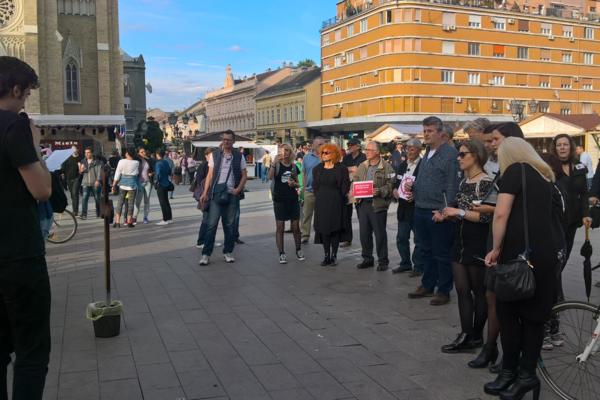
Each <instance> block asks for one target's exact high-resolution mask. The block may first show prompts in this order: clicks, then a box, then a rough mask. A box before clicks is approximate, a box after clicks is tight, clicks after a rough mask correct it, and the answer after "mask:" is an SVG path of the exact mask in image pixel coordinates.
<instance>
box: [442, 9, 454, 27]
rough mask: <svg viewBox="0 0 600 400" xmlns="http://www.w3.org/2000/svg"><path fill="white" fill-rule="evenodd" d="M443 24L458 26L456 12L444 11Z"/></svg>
mask: <svg viewBox="0 0 600 400" xmlns="http://www.w3.org/2000/svg"><path fill="white" fill-rule="evenodd" d="M442 25H444V26H456V14H454V13H446V12H445V13H444V14H443V15H442Z"/></svg>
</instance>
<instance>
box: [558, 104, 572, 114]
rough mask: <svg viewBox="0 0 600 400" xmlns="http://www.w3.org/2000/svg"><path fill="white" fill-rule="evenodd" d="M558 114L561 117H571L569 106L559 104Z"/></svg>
mask: <svg viewBox="0 0 600 400" xmlns="http://www.w3.org/2000/svg"><path fill="white" fill-rule="evenodd" d="M560 114H561V115H571V105H570V104H561V105H560Z"/></svg>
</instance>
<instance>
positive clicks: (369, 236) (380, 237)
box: [356, 200, 390, 265]
mask: <svg viewBox="0 0 600 400" xmlns="http://www.w3.org/2000/svg"><path fill="white" fill-rule="evenodd" d="M356 212H357V213H358V223H359V227H360V245H361V247H362V258H363V260H364V261H366V262H373V261H374V259H373V235H375V246H376V248H377V259H378V262H379V264H380V265H388V264H389V263H390V260H389V259H388V243H387V231H386V229H385V227H386V223H387V210H385V211H381V212H375V211H374V210H373V204H372V202H371V201H365V200H363V201H362V202H361V203H360V204H359V205H358V207H356Z"/></svg>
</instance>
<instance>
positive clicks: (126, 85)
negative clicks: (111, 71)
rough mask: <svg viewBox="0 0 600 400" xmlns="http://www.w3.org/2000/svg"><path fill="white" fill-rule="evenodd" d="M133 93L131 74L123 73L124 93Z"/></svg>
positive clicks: (127, 94)
mask: <svg viewBox="0 0 600 400" xmlns="http://www.w3.org/2000/svg"><path fill="white" fill-rule="evenodd" d="M130 94H131V85H130V84H129V74H123V95H125V96H129V95H130Z"/></svg>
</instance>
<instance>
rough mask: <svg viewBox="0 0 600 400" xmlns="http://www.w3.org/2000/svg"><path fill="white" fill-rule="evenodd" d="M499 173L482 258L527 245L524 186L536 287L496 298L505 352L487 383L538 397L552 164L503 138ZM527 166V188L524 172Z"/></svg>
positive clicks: (500, 391) (551, 271) (552, 293)
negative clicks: (529, 293)
mask: <svg viewBox="0 0 600 400" xmlns="http://www.w3.org/2000/svg"><path fill="white" fill-rule="evenodd" d="M498 161H499V164H500V171H501V173H502V179H501V180H500V184H499V189H500V190H499V194H498V201H497V203H496V210H495V212H494V221H493V243H494V244H493V248H492V250H491V251H490V252H489V253H488V255H487V256H486V258H485V262H486V265H488V266H489V267H493V266H494V265H496V264H497V263H505V262H507V261H509V260H513V259H515V258H517V256H518V255H520V254H521V253H523V252H524V251H525V250H526V249H525V247H526V246H525V234H524V232H525V229H524V218H525V214H524V209H523V192H524V190H525V191H526V194H527V204H526V207H527V221H528V226H529V229H528V232H529V249H528V250H529V259H530V261H531V264H532V265H533V273H534V276H535V283H536V290H535V294H534V296H533V297H532V298H530V299H527V300H520V301H513V302H506V301H501V300H500V299H497V300H496V302H497V306H496V307H497V310H496V311H497V313H498V319H499V321H500V333H501V335H500V336H501V339H502V349H503V351H504V358H503V362H502V371H501V372H500V374H499V375H498V377H497V378H496V380H495V381H493V382H489V383H486V384H485V386H484V390H485V392H486V393H488V394H492V395H500V398H501V399H503V400H513V399H522V398H523V396H524V395H525V394H526V393H528V392H530V391H532V390H533V394H534V400H537V399H539V393H540V380H539V379H538V377H537V376H536V373H535V370H536V366H537V361H538V359H539V356H540V351H541V348H542V342H543V340H544V322H545V321H546V320H547V319H548V318H549V317H550V313H551V310H552V306H553V304H554V300H555V298H556V289H557V285H556V264H557V259H558V248H557V245H556V243H557V241H556V240H555V238H554V231H553V227H552V207H553V204H552V193H553V186H552V182H553V181H554V180H555V177H554V173H553V172H552V169H551V168H550V167H549V166H548V164H546V163H545V162H544V161H543V160H542V159H541V158H540V156H539V155H538V154H537V153H536V151H535V150H534V148H533V147H532V146H531V145H530V144H529V143H527V142H526V141H525V140H523V139H518V138H506V139H505V140H504V141H503V142H502V144H501V145H500V148H499V150H498ZM523 171H524V172H525V185H526V186H525V188H524V187H523V184H522V176H521V174H522V172H523Z"/></svg>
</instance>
